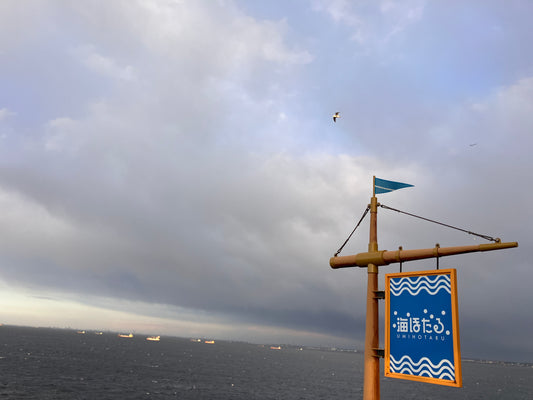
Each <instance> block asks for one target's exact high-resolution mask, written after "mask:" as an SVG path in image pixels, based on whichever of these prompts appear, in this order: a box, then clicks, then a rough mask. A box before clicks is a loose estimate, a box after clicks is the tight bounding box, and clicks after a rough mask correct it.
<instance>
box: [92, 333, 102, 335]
mask: <svg viewBox="0 0 533 400" xmlns="http://www.w3.org/2000/svg"><path fill="white" fill-rule="evenodd" d="M94 334H95V335H103V332H94Z"/></svg>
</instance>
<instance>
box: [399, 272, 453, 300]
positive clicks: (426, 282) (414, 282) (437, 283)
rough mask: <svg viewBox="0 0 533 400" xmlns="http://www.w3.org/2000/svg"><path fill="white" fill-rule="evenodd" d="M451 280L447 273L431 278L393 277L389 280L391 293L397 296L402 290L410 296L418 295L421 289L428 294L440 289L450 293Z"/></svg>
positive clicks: (433, 293)
mask: <svg viewBox="0 0 533 400" xmlns="http://www.w3.org/2000/svg"><path fill="white" fill-rule="evenodd" d="M451 287H452V285H451V282H450V276H449V275H438V276H435V277H434V278H433V279H432V278H430V277H429V276H419V277H418V278H415V279H413V278H393V279H391V280H390V291H391V295H393V296H399V295H401V294H402V293H403V292H404V291H407V292H409V294H411V295H412V296H416V295H418V294H419V293H420V292H421V291H426V292H428V293H429V294H430V295H435V294H436V293H438V292H439V291H440V290H444V291H446V292H448V293H451Z"/></svg>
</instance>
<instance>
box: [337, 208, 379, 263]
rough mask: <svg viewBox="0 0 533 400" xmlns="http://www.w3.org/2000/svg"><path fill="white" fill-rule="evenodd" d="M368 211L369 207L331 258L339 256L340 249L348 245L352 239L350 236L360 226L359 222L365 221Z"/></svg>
mask: <svg viewBox="0 0 533 400" xmlns="http://www.w3.org/2000/svg"><path fill="white" fill-rule="evenodd" d="M369 210H370V206H368V207H367V208H366V210H365V212H364V213H363V216H362V217H361V219H360V220H359V222H358V223H357V225H356V226H355V228H353V231H352V233H350V235H349V236H348V239H346V240H345V241H344V243H343V244H342V246H341V247H340V248H339V250H337V252H336V253H335V255H334V256H333V257H337V256H338V255H339V253H340V252H341V251H342V249H343V248H344V246H346V243H348V240H350V238H351V237H352V235H353V234H354V232H355V230H356V229H357V228H358V227H359V225H361V222H363V219H365V217H366V214H368V211H369Z"/></svg>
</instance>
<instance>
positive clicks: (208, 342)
mask: <svg viewBox="0 0 533 400" xmlns="http://www.w3.org/2000/svg"><path fill="white" fill-rule="evenodd" d="M205 343H207V344H215V341H214V340H206V341H205Z"/></svg>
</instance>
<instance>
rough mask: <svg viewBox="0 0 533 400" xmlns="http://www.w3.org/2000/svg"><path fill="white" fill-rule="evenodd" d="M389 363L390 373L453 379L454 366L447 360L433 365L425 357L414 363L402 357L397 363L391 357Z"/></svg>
mask: <svg viewBox="0 0 533 400" xmlns="http://www.w3.org/2000/svg"><path fill="white" fill-rule="evenodd" d="M390 361H391V363H390V370H391V372H396V373H401V374H408V375H416V376H427V377H429V378H437V379H449V380H452V381H453V380H454V379H455V366H454V365H453V363H452V362H451V361H450V360H447V359H443V360H441V361H440V362H439V363H438V364H436V365H435V364H433V363H432V362H431V360H430V359H429V358H427V357H422V358H421V359H420V360H418V362H414V361H413V360H412V359H411V357H409V356H403V357H401V358H400V360H399V361H397V360H396V359H395V358H394V357H393V356H392V355H391V356H390Z"/></svg>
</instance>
